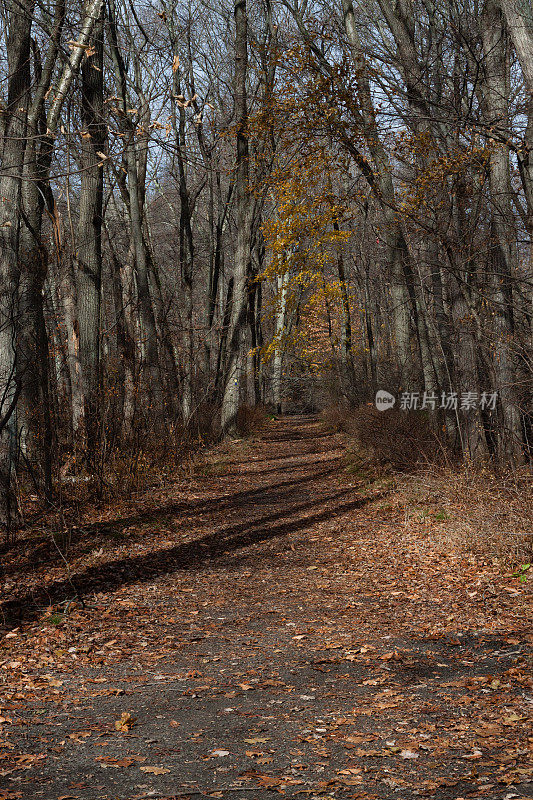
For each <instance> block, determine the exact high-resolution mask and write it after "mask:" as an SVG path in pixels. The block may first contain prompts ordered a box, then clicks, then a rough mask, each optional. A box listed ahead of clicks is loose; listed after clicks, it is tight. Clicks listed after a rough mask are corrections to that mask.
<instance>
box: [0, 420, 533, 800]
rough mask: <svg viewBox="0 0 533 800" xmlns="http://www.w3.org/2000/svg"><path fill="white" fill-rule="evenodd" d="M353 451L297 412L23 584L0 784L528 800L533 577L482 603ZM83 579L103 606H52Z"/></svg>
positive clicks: (179, 793) (60, 793)
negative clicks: (61, 613)
mask: <svg viewBox="0 0 533 800" xmlns="http://www.w3.org/2000/svg"><path fill="white" fill-rule="evenodd" d="M343 452H344V450H343V441H342V439H341V438H340V437H338V436H336V435H331V434H326V433H324V431H323V429H322V428H321V426H320V424H319V423H318V422H317V420H316V419H314V418H312V417H292V418H285V419H280V420H278V421H276V422H273V423H271V424H269V425H268V426H267V427H266V429H265V430H264V432H262V433H261V434H260V435H259V436H257V437H255V438H254V439H251V440H243V441H241V442H237V443H233V444H231V445H229V446H226V447H220V448H216V449H215V450H214V451H212V453H211V454H210V456H209V457H208V459H207V461H206V463H205V464H204V465H203V467H201V468H199V469H197V474H196V475H195V476H194V477H191V478H188V479H186V480H183V481H181V482H178V483H176V484H175V485H173V486H172V487H171V488H170V489H169V488H165V489H162V490H159V491H157V492H152V493H151V494H150V495H149V496H148V497H144V498H142V501H141V500H140V501H139V502H138V503H136V504H134V503H132V504H130V507H129V508H128V509H126V513H122V514H121V515H120V516H119V517H117V516H116V515H113V514H112V513H111V512H109V513H108V514H107V517H106V519H105V520H101V519H100V520H89V521H88V522H87V525H86V526H84V527H83V530H82V531H81V532H80V533H79V534H78V537H77V538H76V537H74V538H75V541H74V543H73V545H72V547H73V556H72V558H73V564H72V567H71V572H72V574H71V576H70V580H66V578H65V575H64V572H62V571H61V569H60V566H58V567H57V568H55V569H52V570H48V571H47V572H46V574H45V573H44V572H43V575H42V576H41V578H40V580H41V585H40V586H39V587H36V588H34V589H33V590H32V591H31V592H29V593H27V594H26V595H25V594H23V593H21V594H17V592H16V586H15V587H14V589H13V590H12V594H11V595H8V596H7V597H6V599H5V604H4V613H8V614H9V613H11V614H15V613H19V615H20V618H21V619H22V621H23V622H24V625H25V627H24V629H23V632H22V633H21V632H18V633H17V634H16V635H15V636H13V637H11V638H10V639H9V640H5V639H4V640H3V642H2V645H1V648H0V662H1V666H2V669H1V670H0V674H1V675H2V677H3V678H4V685H3V687H2V686H1V685H0V689H2V690H3V700H2V702H1V705H0V720H1V719H2V718H3V719H9V722H4V723H2V722H0V787H1V788H0V800H2V799H3V798H13V799H15V798H16V799H17V800H18V798H22V800H26V798H27V799H28V800H30V799H31V800H37V799H38V798H42V799H43V800H58V798H67V797H68V798H80V800H96V798H121V800H132V799H133V798H139V799H140V798H147V797H159V798H171V797H191V798H195V797H198V796H210V797H222V798H228V797H235V798H239V797H246V798H251V799H252V800H253V798H257V800H263V798H267V797H272V796H273V794H272V793H274V794H276V793H279V794H280V795H282V796H285V797H301V798H305V797H310V798H314V797H316V798H323V797H338V798H344V797H349V798H374V797H375V798H392V797H396V798H397V797H401V798H415V797H420V796H422V797H437V798H448V797H449V798H460V797H466V796H468V797H478V796H479V797H483V798H489V799H491V798H494V799H496V798H498V799H500V798H501V800H503V798H505V797H506V796H507V795H511V794H512V795H513V796H516V797H533V783H530V782H529V781H530V779H533V773H532V772H531V769H530V767H531V764H530V761H529V760H528V745H531V743H532V742H531V739H530V740H529V742H528V735H530V732H529V730H528V723H527V713H528V710H529V711H530V710H531V697H530V695H531V688H530V683H529V681H530V677H529V673H528V661H527V659H528V657H529V658H530V656H528V650H527V646H528V635H527V628H528V621H527V619H526V617H525V616H524V615H525V608H526V601H527V599H528V597H530V594H529V595H527V596H526V592H525V591H524V594H523V595H520V597H519V598H518V599H517V598H516V597H514V596H512V595H510V594H509V593H508V592H507V593H506V592H505V591H504V588H505V587H504V586H503V583H502V581H500V578H499V576H497V575H496V574H491V575H490V576H488V577H487V580H488V581H489V582H490V585H491V586H492V587H493V589H494V594H491V595H489V596H485V593H483V601H482V602H480V595H481V592H479V591H478V590H477V589H475V586H476V585H477V584H476V581H479V578H480V574H481V573H480V571H479V569H480V568H479V566H478V565H476V564H473V562H472V560H471V559H468V558H466V557H464V556H462V555H460V554H453V553H452V554H447V553H445V552H442V551H441V550H439V548H438V546H437V544H436V543H434V542H432V540H431V538H430V537H428V536H421V537H418V538H415V537H414V536H413V535H412V534H411V535H409V536H408V535H407V534H406V533H405V531H404V529H403V527H402V522H403V517H402V510H401V508H399V507H398V506H397V505H396V504H395V503H394V502H393V501H392V499H391V498H390V497H389V496H388V495H387V493H386V491H385V490H384V489H383V488H380V487H379V486H373V487H365V485H364V484H363V482H361V481H358V480H357V479H356V478H354V477H353V476H351V475H350V474H348V473H346V472H345V471H344V469H343ZM88 537H90V541H89V547H90V548H93V555H94V553H95V554H96V555H94V557H93V558H92V559H91V560H88V557H87V556H86V555H84V553H86V551H87V539H88ZM84 548H85V550H84ZM9 569H10V566H9V564H6V570H7V573H8V574H9ZM13 569H14V565H13ZM502 580H503V579H502ZM498 581H500V583H498ZM70 585H75V586H76V587H77V588H78V589H79V590H80V591H82V592H83V594H84V596H85V597H86V598H87V600H88V605H87V607H86V608H81V607H77V608H74V609H73V611H72V613H71V614H69V616H68V617H67V618H65V620H63V621H62V622H60V624H56V625H53V624H51V623H50V621H49V619H48V621H47V620H46V619H44V620H43V619H42V604H43V603H42V598H44V597H47V598H50V600H49V601H48V602H57V601H59V600H60V599H62V598H64V597H65V596H68V591H69V586H70ZM530 643H531V637H529V644H530ZM11 664H16V665H17V664H18V666H10V665H11ZM121 715H126V716H125V717H124V723H123V725H122V730H116V726H115V722H116V721H117V720H119V719H120V718H121ZM131 720H134V724H133V725H132V726H131V727H130V723H131ZM119 727H120V725H119ZM528 770H529V771H528Z"/></svg>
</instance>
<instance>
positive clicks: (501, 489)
mask: <svg viewBox="0 0 533 800" xmlns="http://www.w3.org/2000/svg"><path fill="white" fill-rule="evenodd" d="M322 420H323V423H324V425H325V426H326V428H327V429H328V430H334V431H339V432H342V433H345V434H346V453H345V462H346V467H345V469H346V471H347V472H349V473H350V474H354V475H356V476H358V477H360V478H362V479H365V480H375V479H376V478H377V477H379V476H380V475H388V476H389V477H391V478H393V480H392V481H391V486H392V492H391V495H390V498H389V500H390V503H389V507H394V508H396V509H399V510H401V512H402V513H403V517H404V522H403V525H404V530H405V532H406V534H407V533H408V534H414V535H428V536H431V537H432V538H434V539H435V540H438V541H439V543H440V544H442V545H443V546H444V547H445V548H446V547H448V548H450V549H451V548H455V549H460V550H464V551H466V552H469V553H474V554H476V555H480V556H483V557H488V558H496V559H498V560H500V561H501V562H502V563H503V564H506V565H510V566H513V567H516V566H518V567H521V566H523V565H527V564H528V563H531V561H532V560H533V504H532V503H531V497H532V496H533V472H532V471H531V469H529V468H521V469H519V470H514V471H511V470H509V471H508V472H501V471H500V472H498V473H496V472H495V471H494V469H493V468H492V465H490V464H483V465H479V466H475V467H474V466H472V465H465V464H461V463H459V462H457V460H454V459H453V458H452V456H451V454H450V453H449V451H447V450H446V448H445V446H444V444H443V442H442V441H441V440H440V439H439V437H438V436H437V435H436V434H435V433H434V431H432V430H431V428H430V426H429V423H428V421H427V420H426V419H425V418H424V417H423V416H422V415H415V414H405V413H402V412H399V411H387V412H384V413H383V412H379V411H378V410H377V409H375V408H373V407H370V406H364V407H362V408H357V409H348V408H344V407H342V406H337V407H333V408H329V409H326V410H325V411H324V412H323V414H322ZM528 572H529V570H528ZM524 574H525V573H524ZM526 577H527V575H526Z"/></svg>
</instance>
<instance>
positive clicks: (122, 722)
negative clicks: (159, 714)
mask: <svg viewBox="0 0 533 800" xmlns="http://www.w3.org/2000/svg"><path fill="white" fill-rule="evenodd" d="M135 722H136V718H135V717H132V716H131V714H130V713H129V711H123V712H122V714H121V715H120V719H117V720H116V721H115V729H116V730H117V731H120V732H121V733H127V732H128V731H129V730H130V729H131V728H133V726H134V725H135Z"/></svg>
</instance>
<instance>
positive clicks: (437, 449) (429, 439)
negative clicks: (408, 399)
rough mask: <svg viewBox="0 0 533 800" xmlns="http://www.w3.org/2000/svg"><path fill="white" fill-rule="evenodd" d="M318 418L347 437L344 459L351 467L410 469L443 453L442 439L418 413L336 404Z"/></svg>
mask: <svg viewBox="0 0 533 800" xmlns="http://www.w3.org/2000/svg"><path fill="white" fill-rule="evenodd" d="M322 420H323V422H324V424H325V425H326V427H327V428H328V429H329V430H334V431H341V432H343V433H346V434H347V436H348V437H349V445H348V454H347V458H348V461H349V463H350V464H351V465H352V468H353V469H356V468H358V467H359V468H361V469H363V470H364V469H375V470H380V471H394V472H411V471H413V470H417V469H420V468H421V467H422V466H424V465H427V464H428V463H435V462H437V461H442V460H444V458H445V456H446V452H445V449H444V446H443V443H442V441H441V440H440V439H439V437H438V436H437V434H436V433H435V431H434V430H432V428H431V427H430V425H429V422H428V421H427V419H426V417H425V416H424V415H423V414H421V413H416V412H415V413H409V414H407V413H405V412H401V411H394V410H390V411H385V412H382V411H378V410H377V409H376V408H374V406H370V405H368V406H361V407H360V408H355V409H350V408H346V407H343V406H340V405H339V406H336V407H332V408H329V409H326V411H324V412H323V414H322Z"/></svg>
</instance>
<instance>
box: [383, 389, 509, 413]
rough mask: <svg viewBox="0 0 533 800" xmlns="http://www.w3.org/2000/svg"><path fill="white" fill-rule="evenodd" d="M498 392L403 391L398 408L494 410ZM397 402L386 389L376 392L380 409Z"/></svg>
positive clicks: (390, 406)
mask: <svg viewBox="0 0 533 800" xmlns="http://www.w3.org/2000/svg"><path fill="white" fill-rule="evenodd" d="M497 399H498V392H442V393H441V394H440V395H436V394H435V393H434V392H402V393H401V395H400V399H399V403H398V408H399V409H400V411H418V410H420V411H423V410H429V411H435V410H436V409H444V410H445V411H474V410H475V409H478V408H479V409H481V411H494V410H495V408H496V401H497ZM395 403H396V397H395V396H394V395H393V394H390V393H389V392H386V391H385V390H384V389H380V390H379V391H378V392H376V399H375V401H374V404H375V406H376V408H377V409H378V411H388V410H389V409H390V408H393V407H394V405H395Z"/></svg>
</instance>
